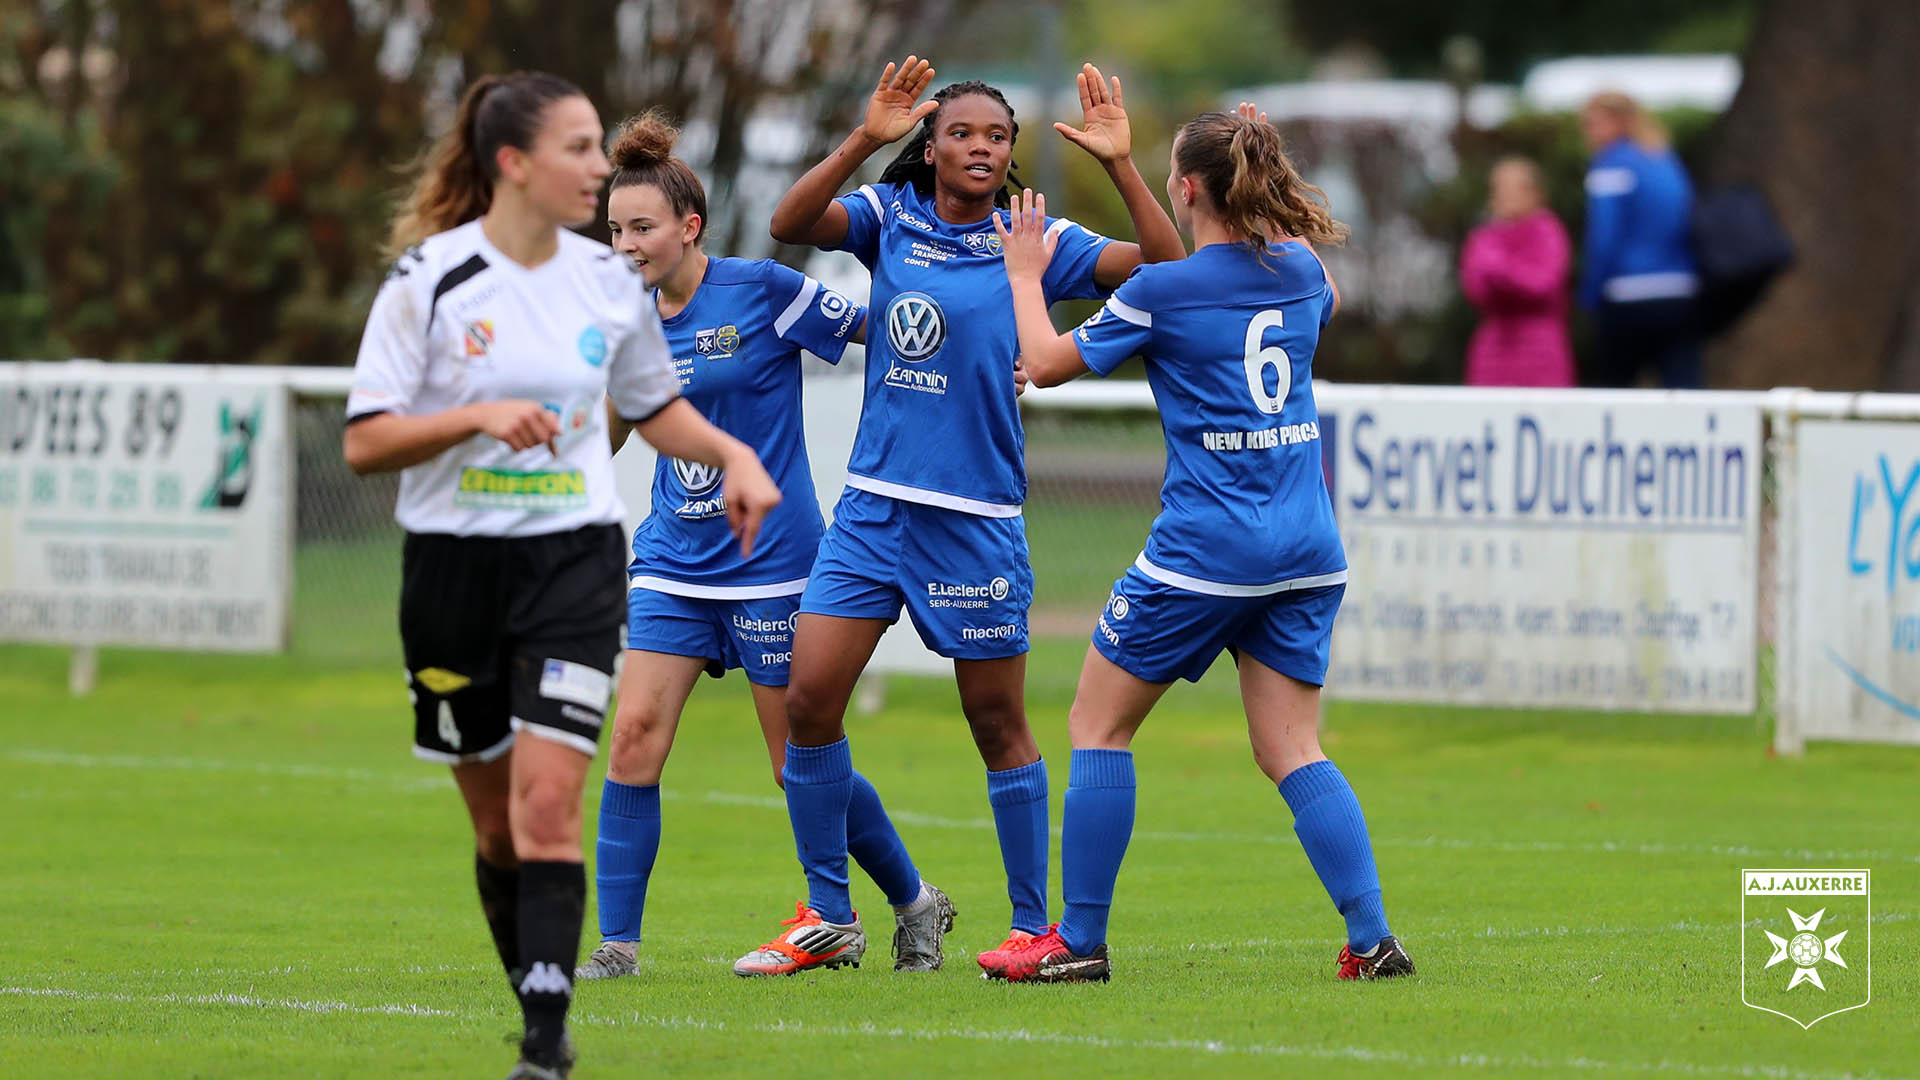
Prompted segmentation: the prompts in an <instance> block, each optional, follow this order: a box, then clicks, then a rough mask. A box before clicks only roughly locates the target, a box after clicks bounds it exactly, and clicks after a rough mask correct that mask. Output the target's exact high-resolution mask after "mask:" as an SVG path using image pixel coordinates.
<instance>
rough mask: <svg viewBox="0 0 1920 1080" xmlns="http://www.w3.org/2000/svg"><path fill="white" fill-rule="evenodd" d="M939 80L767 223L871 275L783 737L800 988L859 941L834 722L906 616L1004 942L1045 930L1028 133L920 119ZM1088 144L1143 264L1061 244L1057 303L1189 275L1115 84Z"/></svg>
mask: <svg viewBox="0 0 1920 1080" xmlns="http://www.w3.org/2000/svg"><path fill="white" fill-rule="evenodd" d="M933 74H934V73H933V68H932V66H931V65H930V64H929V63H928V62H926V61H924V60H919V59H917V58H916V57H911V56H909V57H908V58H907V60H906V62H905V63H904V64H901V65H898V66H896V65H894V64H888V65H887V67H886V71H885V72H884V73H883V74H882V75H881V77H880V82H879V85H878V86H877V87H876V88H875V90H874V92H873V96H872V98H871V99H870V100H869V102H868V104H867V114H866V119H865V121H864V123H862V124H861V126H860V128H859V129H858V130H856V131H854V132H853V133H852V134H851V135H849V136H848V137H847V139H846V141H845V142H843V143H842V144H841V145H840V147H839V149H837V150H835V151H834V152H833V153H832V154H831V155H829V156H828V157H827V159H826V160H825V161H823V162H821V163H820V164H819V165H816V166H815V167H814V168H813V169H812V170H811V171H809V172H808V173H807V174H806V175H805V176H803V177H801V178H800V180H799V181H798V182H796V183H795V184H794V186H793V188H792V189H791V190H790V191H788V192H787V194H786V196H785V197H784V198H783V199H782V200H781V201H780V205H779V207H778V208H777V209H776V210H775V211H774V217H773V223H772V232H773V235H774V237H775V238H776V239H778V240H781V241H784V242H786V243H793V244H814V245H817V246H819V247H822V248H829V249H842V250H846V251H850V252H852V253H853V254H854V255H856V256H857V257H858V258H859V259H860V261H861V262H863V263H865V264H866V265H867V267H868V269H870V270H871V271H872V272H873V294H872V301H871V306H870V310H871V311H872V312H873V314H874V316H875V317H874V318H873V320H872V322H873V323H874V327H873V329H871V330H870V331H869V332H868V334H867V372H866V379H867V384H866V399H865V403H864V407H863V409H862V411H861V416H860V426H859V430H858V433H857V434H856V437H855V439H854V446H853V455H852V459H851V461H850V462H849V464H848V476H847V489H848V490H847V491H846V493H845V494H844V495H843V496H842V498H841V500H840V502H839V504H838V505H837V507H836V509H835V510H834V520H833V525H832V526H831V527H830V528H829V529H828V530H827V534H826V537H825V538H824V539H823V540H822V542H821V545H820V554H819V559H818V560H817V561H816V562H815V564H814V568H813V572H812V574H811V575H810V576H809V578H808V581H807V588H806V592H805V593H804V594H803V595H802V597H801V601H800V611H801V614H800V619H799V625H798V628H797V631H796V634H795V638H794V654H793V668H792V681H791V682H790V683H789V685H788V688H787V718H788V723H789V733H788V739H789V740H790V743H791V745H789V746H788V747H787V758H786V766H785V769H784V771H783V775H784V776H785V779H786V791H787V809H788V812H789V815H790V816H791V818H792V821H793V829H794V840H795V845H796V847H797V848H798V850H799V855H800V862H801V865H802V866H803V867H804V868H805V869H806V872H807V880H808V901H807V903H806V905H805V906H804V908H803V910H802V912H801V914H800V919H801V921H800V922H799V923H798V924H794V925H793V926H792V928H791V929H789V930H788V931H786V932H784V933H783V934H782V935H781V936H780V937H779V938H777V939H776V940H775V941H773V942H770V943H769V945H768V948H769V949H777V950H781V951H782V952H783V953H784V954H785V955H789V956H792V957H793V958H795V960H796V964H797V966H798V967H809V966H814V965H815V964H816V963H821V962H824V961H823V960H819V959H816V958H820V957H823V956H830V955H831V954H832V950H835V949H838V948H841V947H845V946H847V945H848V944H850V943H852V942H856V941H859V940H862V931H861V928H860V921H859V917H858V916H857V915H856V914H855V913H854V910H853V907H852V904H851V902H850V901H849V899H848V896H847V870H846V857H847V836H848V829H849V824H848V823H849V819H848V816H847V814H848V806H849V799H850V797H851V796H850V790H851V786H852V785H853V783H854V781H853V779H852V777H853V775H854V774H853V765H852V758H851V756H850V753H849V751H848V748H847V741H846V734H845V730H844V728H843V727H842V723H841V721H842V717H843V716H844V714H845V712H846V706H847V699H848V697H849V696H850V695H851V694H852V692H853V686H854V682H855V680H856V679H857V678H858V677H859V675H860V672H861V670H862V669H863V668H864V667H865V666H866V663H867V660H868V659H869V658H870V657H871V656H872V655H873V650H874V646H875V645H876V644H877V643H878V642H879V640H880V635H881V633H882V632H883V631H885V630H886V628H887V626H888V625H889V624H890V623H892V622H894V621H895V620H897V619H898V618H899V617H900V611H901V608H902V607H905V608H906V611H907V614H908V617H909V618H911V619H912V620H913V623H914V626H915V628H916V629H918V630H919V632H920V636H921V640H922V641H924V642H926V644H927V646H928V647H929V648H931V649H933V650H934V651H935V652H937V653H939V654H940V655H942V656H946V657H949V658H951V659H952V660H953V667H954V678H955V681H956V682H957V683H958V686H959V692H960V707H961V710H962V711H963V712H964V713H965V714H966V718H967V723H968V724H969V726H970V727H971V729H972V732H973V736H974V741H975V743H976V744H977V745H978V747H979V749H980V756H981V757H982V759H984V761H985V763H986V766H987V770H988V772H987V796H988V800H989V802H990V803H991V804H992V807H993V815H994V823H995V826H996V827H997V830H998V833H999V838H1000V852H1001V857H1002V860H1003V862H1004V864H1005V868H1006V873H1007V891H1008V895H1009V898H1010V899H1011V900H1012V904H1013V915H1012V920H1011V933H1010V935H1009V941H1010V942H1012V941H1017V940H1024V938H1025V937H1027V936H1031V935H1033V934H1036V933H1039V932H1041V931H1043V930H1045V929H1046V926H1047V902H1046V884H1047V854H1048V835H1049V834H1048V823H1047V772H1046V763H1045V762H1043V761H1041V760H1040V751H1039V748H1038V747H1037V746H1036V745H1035V744H1034V741H1033V733H1032V732H1031V731H1030V730H1029V729H1028V727H1027V718H1026V707H1025V701H1024V692H1025V681H1026V652H1027V606H1028V604H1029V603H1030V601H1031V599H1032V595H1033V571H1032V569H1031V567H1030V566H1029V565H1028V561H1027V542H1026V530H1025V527H1024V525H1023V523H1022V521H1021V518H1020V504H1021V502H1022V500H1023V499H1024V498H1025V495H1026V470H1025V465H1024V447H1023V438H1022V434H1021V429H1020V416H1019V412H1018V409H1017V407H1016V405H1015V402H1014V394H1015V371H1014V368H1015V357H1016V354H1017V352H1018V350H1017V347H1016V345H1017V342H1016V331H1015V328H1014V324H1013V317H1012V314H1011V297H1010V295H1009V293H1008V290H1007V279H1006V274H1005V273H1004V272H1003V271H1002V269H1001V266H1000V256H1001V240H1000V237H999V235H998V234H996V233H995V232H994V230H993V228H992V225H991V224H990V219H991V217H992V215H993V210H994V207H995V206H996V205H997V204H1004V203H1005V200H1006V197H1007V196H1006V185H1007V177H1008V172H1009V169H1010V168H1011V166H1012V154H1013V146H1014V140H1015V138H1016V137H1017V136H1018V134H1019V125H1018V124H1016V123H1015V122H1014V117H1013V110H1012V109H1011V108H1010V107H1008V105H1007V102H1006V99H1005V98H1004V97H1003V96H1002V95H1001V93H1000V92H999V91H998V90H995V89H994V88H992V87H990V86H988V85H986V84H985V83H979V82H966V83H958V84H955V85H953V86H948V87H946V88H944V89H942V90H940V91H939V92H938V93H936V94H934V95H933V98H932V99H931V100H929V101H925V102H922V101H920V98H921V96H922V95H923V94H924V93H926V91H927V89H928V87H929V86H931V85H932V82H933ZM1080 98H1081V105H1082V108H1083V113H1084V117H1085V123H1084V125H1083V126H1082V127H1080V128H1073V127H1069V126H1067V125H1065V124H1059V125H1055V128H1056V130H1058V131H1060V133H1061V134H1062V135H1063V136H1065V137H1067V138H1068V139H1070V140H1072V141H1073V142H1074V143H1075V144H1077V145H1079V146H1080V147H1082V148H1083V149H1085V150H1087V151H1088V152H1089V153H1091V154H1092V155H1093V156H1094V157H1095V158H1097V159H1098V160H1099V161H1100V162H1101V164H1102V165H1103V166H1105V167H1106V169H1107V172H1108V175H1109V176H1111V177H1112V178H1113V181H1114V184H1115V186H1116V188H1118V190H1119V192H1120V196H1121V198H1122V200H1123V201H1124V202H1125V204H1126V206H1127V209H1128V212H1129V213H1130V214H1131V215H1132V218H1133V223H1134V227H1135V229H1136V231H1137V232H1138V234H1139V236H1140V241H1141V242H1140V244H1139V245H1134V244H1129V243H1122V242H1116V241H1110V240H1108V239H1107V238H1105V237H1102V236H1096V235H1094V234H1092V233H1090V232H1088V231H1086V230H1085V229H1082V228H1081V227H1079V226H1078V225H1075V224H1074V223H1073V222H1071V221H1067V220H1065V219H1055V220H1051V221H1049V222H1048V223H1047V230H1048V235H1050V236H1051V237H1052V238H1053V240H1054V242H1055V244H1056V247H1057V250H1058V256H1057V257H1056V258H1055V259H1054V261H1053V264H1052V266H1051V267H1050V268H1049V269H1048V271H1047V272H1046V274H1045V276H1044V280H1043V281H1042V282H1041V291H1042V294H1043V296H1044V298H1045V300H1047V301H1051V300H1056V299H1061V298H1065V297H1092V296H1096V295H1103V294H1104V293H1105V291H1106V290H1108V289H1111V288H1113V287H1114V286H1116V285H1118V284H1119V283H1120V282H1122V281H1124V280H1125V279H1126V276H1127V274H1129V273H1130V272H1132V270H1133V268H1134V267H1136V266H1138V265H1140V263H1141V262H1143V261H1151V260H1153V259H1170V258H1179V257H1181V256H1182V255H1184V254H1185V249H1184V247H1183V246H1182V245H1181V243H1180V236H1179V233H1178V231H1177V230H1175V228H1174V227H1173V223H1172V221H1170V220H1168V218H1167V216H1166V212H1165V211H1164V210H1162V209H1161V208H1160V205H1159V203H1158V202H1157V201H1156V200H1155V199H1154V197H1153V193H1152V191H1150V190H1149V189H1148V188H1147V185H1146V183H1145V181H1143V180H1142V179H1141V178H1140V173H1139V171H1138V170H1137V169H1135V168H1134V165H1133V160H1132V158H1131V156H1130V155H1131V143H1132V140H1131V136H1130V133H1129V129H1128V126H1127V115H1126V112H1125V110H1124V109H1123V108H1122V107H1121V103H1120V87H1119V81H1118V80H1117V79H1116V80H1114V81H1113V83H1112V85H1111V88H1109V84H1108V82H1107V80H1106V79H1104V78H1103V77H1102V76H1101V75H1100V73H1099V72H1098V71H1096V70H1095V69H1094V68H1093V67H1092V66H1091V65H1088V66H1087V67H1086V68H1085V69H1084V70H1083V71H1082V73H1081V75H1080ZM909 134H911V135H912V137H911V138H910V139H908V141H907V143H906V144H905V146H904V148H903V149H902V150H901V151H900V153H899V155H898V156H897V157H896V158H894V160H893V162H892V163H891V164H890V165H889V166H888V167H887V168H886V170H885V171H884V172H883V173H882V175H881V177H880V181H879V182H878V183H876V184H872V185H868V186H864V187H861V188H859V189H858V190H856V191H854V192H853V193H852V194H849V195H845V196H842V197H840V198H838V199H836V198H835V197H834V196H835V194H836V193H837V192H839V190H840V189H841V187H842V186H843V185H845V184H846V183H847V181H848V180H849V179H851V178H852V176H853V174H854V172H855V170H856V169H858V168H859V166H860V164H861V163H862V162H863V161H865V160H866V159H867V158H868V157H869V156H871V155H872V154H874V153H875V152H877V151H878V150H879V149H880V148H881V147H882V146H885V145H887V144H888V143H891V142H895V141H897V140H899V139H901V138H903V137H906V136H908V135H909Z"/></svg>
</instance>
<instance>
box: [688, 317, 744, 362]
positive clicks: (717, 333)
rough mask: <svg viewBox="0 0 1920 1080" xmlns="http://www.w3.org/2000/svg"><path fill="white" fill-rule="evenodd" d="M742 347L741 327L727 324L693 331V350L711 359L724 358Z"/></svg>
mask: <svg viewBox="0 0 1920 1080" xmlns="http://www.w3.org/2000/svg"><path fill="white" fill-rule="evenodd" d="M739 348H740V328H739V327H737V326H734V325H733V324H732V323H728V324H727V325H725V326H719V327H714V328H712V329H708V330H695V331H694V332H693V351H694V352H697V353H699V354H700V355H701V356H704V357H707V358H708V359H711V360H724V359H726V358H727V357H729V356H732V355H733V354H734V351H735V350H737V349H739Z"/></svg>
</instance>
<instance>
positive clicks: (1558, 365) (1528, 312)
mask: <svg viewBox="0 0 1920 1080" xmlns="http://www.w3.org/2000/svg"><path fill="white" fill-rule="evenodd" d="M1488 180H1489V183H1488V186H1489V188H1490V189H1491V197H1490V198H1489V200H1488V213H1489V215H1490V216H1491V218H1492V220H1490V221H1488V222H1487V223H1486V224H1485V225H1482V226H1480V227H1479V228H1477V229H1475V230H1473V232H1472V234H1471V235H1469V236H1468V237H1467V245H1466V248H1465V249H1464V250H1463V251H1461V253H1460V289H1461V291H1462V292H1464V293H1466V295H1467V300H1468V302H1469V303H1471V304H1472V305H1473V306H1474V307H1475V308H1476V309H1477V310H1478V311H1479V312H1480V325H1479V326H1478V327H1477V328H1476V329H1475V330H1474V332H1473V340H1472V341H1471V342H1469V343H1468V345H1467V385H1469V386H1572V385H1573V384H1574V371H1573V345H1572V343H1571V341H1569V339H1568V337H1567V300H1568V293H1567V284H1568V277H1569V275H1570V273H1571V272H1572V264H1573V248H1572V245H1571V244H1570V243H1569V242H1568V240H1567V230H1566V229H1565V227H1563V226H1562V225H1561V224H1560V219H1559V218H1557V217H1554V216H1553V211H1552V210H1549V209H1547V206H1546V192H1545V191H1544V190H1543V188H1542V186H1541V182H1540V170H1539V167H1538V166H1536V165H1534V163H1533V162H1531V161H1528V160H1527V159H1525V158H1519V157H1510V158H1503V159H1501V160H1500V162H1499V163H1498V164H1496V165H1494V167H1493V172H1492V174H1491V175H1490V176H1489V178H1488Z"/></svg>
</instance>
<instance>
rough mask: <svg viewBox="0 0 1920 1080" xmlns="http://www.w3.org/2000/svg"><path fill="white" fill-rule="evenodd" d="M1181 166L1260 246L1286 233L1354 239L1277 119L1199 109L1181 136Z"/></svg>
mask: <svg viewBox="0 0 1920 1080" xmlns="http://www.w3.org/2000/svg"><path fill="white" fill-rule="evenodd" d="M1174 167H1175V168H1176V169H1177V170H1178V171H1179V173H1180V174H1181V175H1183V176H1191V177H1193V178H1194V179H1195V180H1197V181H1198V182H1199V183H1200V185H1201V187H1202V188H1204V189H1205V190H1206V193H1207V196H1208V198H1210V199H1211V200H1212V202H1213V205H1214V208H1215V209H1216V210H1217V211H1218V213H1219V215H1220V222H1221V224H1223V225H1225V226H1226V227H1227V228H1229V229H1231V230H1232V231H1234V232H1236V233H1238V234H1240V235H1241V236H1243V237H1245V238H1246V242H1247V244H1248V245H1249V246H1251V247H1252V248H1253V249H1254V250H1255V251H1256V252H1263V251H1264V250H1265V248H1266V246H1267V245H1268V244H1269V243H1272V242H1273V241H1274V240H1276V239H1280V238H1283V237H1298V238H1300V239H1303V240H1306V241H1309V242H1311V243H1316V244H1338V243H1340V242H1342V241H1344V240H1345V239H1346V238H1347V227H1346V226H1345V225H1342V224H1341V223H1339V222H1338V221H1335V220H1334V219H1333V214H1332V213H1331V212H1330V211H1329V210H1328V209H1327V197H1326V194H1325V193H1324V192H1322V191H1321V190H1320V189H1319V188H1317V187H1314V186H1313V185H1312V184H1309V183H1307V182H1306V181H1305V180H1303V179H1301V177H1300V173H1299V171H1298V170H1296V169H1295V168H1294V167H1293V162H1292V161H1290V160H1288V158H1287V154H1286V149H1285V147H1284V146H1283V145H1282V143H1281V141H1280V133H1279V132H1278V131H1275V130H1274V129H1273V127H1272V126H1271V125H1269V124H1264V123H1261V122H1259V121H1255V120H1248V119H1247V118H1245V117H1243V116H1239V115H1237V114H1234V113H1224V112H1212V113H1204V114H1202V115H1200V116H1197V117H1195V118H1193V119H1192V120H1189V121H1187V123H1186V124H1185V126H1183V127H1181V129H1180V132H1179V134H1178V135H1176V136H1175V150H1174Z"/></svg>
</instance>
